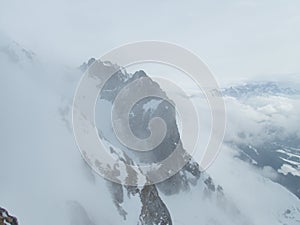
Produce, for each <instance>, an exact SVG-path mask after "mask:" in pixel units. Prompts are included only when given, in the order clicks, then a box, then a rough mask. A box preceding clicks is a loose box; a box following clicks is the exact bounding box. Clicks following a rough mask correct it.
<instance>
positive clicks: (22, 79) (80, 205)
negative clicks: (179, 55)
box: [0, 39, 300, 225]
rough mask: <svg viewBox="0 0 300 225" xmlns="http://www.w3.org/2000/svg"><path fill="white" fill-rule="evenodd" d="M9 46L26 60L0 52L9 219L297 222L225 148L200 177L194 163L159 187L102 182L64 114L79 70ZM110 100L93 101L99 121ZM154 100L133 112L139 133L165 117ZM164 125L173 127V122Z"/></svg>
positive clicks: (180, 224) (284, 201)
mask: <svg viewBox="0 0 300 225" xmlns="http://www.w3.org/2000/svg"><path fill="white" fill-rule="evenodd" d="M11 45H13V46H15V47H16V49H14V50H12V51H13V54H12V55H14V54H16V55H17V56H18V57H17V58H23V57H25V59H24V60H21V61H22V63H21V62H20V60H11V57H9V56H6V55H7V54H9V55H10V54H11V53H8V52H9V51H6V50H5V51H2V52H1V54H2V56H3V58H1V67H0V74H1V77H0V81H1V82H0V95H1V96H3V98H2V99H3V101H2V107H1V114H0V115H1V116H0V124H1V128H0V137H1V150H0V151H1V159H3V160H1V164H0V171H1V172H0V179H1V181H2V182H1V186H0V201H1V202H0V204H1V206H3V207H5V208H6V209H7V210H9V212H10V213H11V214H12V215H16V216H17V218H18V220H19V222H20V224H31V225H40V224H45V225H47V224H49V225H50V224H51V225H52V224H63V225H65V224H71V225H98V224H111V225H115V224H128V225H132V224H141V225H144V224H145V225H150V224H151V225H158V224H165V225H167V224H175V225H190V224H208V225H211V224H222V225H224V224H225V225H226V224H228V225H233V224H238V225H241V224H242V225H244V224H245V225H247V224H249V225H250V224H253V225H265V224H272V225H276V224H291V225H293V224H298V223H299V214H300V210H299V209H300V205H299V199H297V198H296V197H295V196H294V195H292V194H291V193H290V192H289V191H287V190H286V189H285V188H283V187H282V186H280V185H278V184H277V183H274V182H272V181H271V180H270V179H267V178H265V177H264V175H263V174H262V173H261V171H260V170H259V169H255V168H254V167H252V166H249V165H248V164H247V163H245V162H243V161H241V160H239V159H238V158H236V157H235V155H236V154H235V153H236V152H235V151H234V149H232V148H231V147H228V146H227V147H226V146H224V147H223V151H222V154H221V155H220V157H219V158H218V160H217V161H216V162H215V163H214V165H213V166H212V167H211V168H210V169H209V170H208V172H207V173H206V172H205V173H200V171H199V169H198V167H197V164H196V163H195V162H193V161H192V160H191V162H190V163H189V164H188V165H187V166H186V167H185V168H183V170H182V171H180V172H179V173H178V174H177V175H176V176H174V177H173V178H171V179H169V180H167V181H165V182H164V183H161V184H159V185H151V186H145V187H126V186H122V185H120V184H115V183H111V182H107V181H105V180H104V179H103V178H101V177H99V176H98V175H96V174H95V173H94V172H92V170H91V169H90V168H89V167H88V166H87V164H86V163H85V162H84V160H83V159H82V157H81V155H80V153H79V151H78V150H77V147H76V145H75V140H74V138H73V134H72V132H71V123H70V121H71V114H70V109H71V103H72V98H73V94H74V91H75V88H76V85H77V82H78V80H79V78H80V75H81V74H80V72H79V71H78V70H77V69H74V70H72V69H68V70H66V69H65V68H64V67H61V66H57V65H44V64H43V63H41V62H38V60H34V62H33V63H31V59H30V57H28V56H27V54H26V53H25V54H23V53H22V52H23V50H22V47H20V46H18V45H15V44H14V42H12V41H10V40H9V39H6V40H5V41H2V42H1V44H0V46H2V47H3V46H4V47H3V48H2V49H12V48H10V47H7V46H11ZM26 52H27V51H26ZM28 52H30V51H28ZM26 57H28V62H30V63H27V58H26ZM34 57H35V58H36V56H34ZM24 61H25V62H26V63H25V64H26V66H24V63H23V62H24ZM37 64H38V66H37ZM27 65H28V66H27ZM103 65H104V66H111V65H110V64H107V63H105V64H103ZM141 73H142V72H137V74H136V75H132V74H126V72H124V71H123V73H121V74H119V76H118V77H117V78H116V79H115V81H114V82H112V83H111V85H112V88H114V89H115V90H119V89H121V87H123V86H124V85H126V82H129V81H130V80H131V79H133V78H137V77H139V76H140V75H141ZM142 75H143V76H145V74H142ZM109 88H110V86H109V85H108V86H107V89H106V90H109ZM112 94H113V92H107V93H106V94H105V93H104V95H103V96H104V97H103V98H102V99H100V104H99V105H98V107H99V108H98V109H97V110H99V111H98V112H99V115H101V116H105V115H106V114H105V110H103V109H104V108H105V109H106V110H107V109H108V108H109V106H110V105H109V104H110V102H109V98H110V97H112ZM101 101H102V102H101ZM153 101H154V100H153V99H152V100H151V99H148V100H145V101H144V102H141V105H138V106H136V108H135V109H134V112H135V113H134V112H133V115H132V118H131V119H132V123H133V124H134V121H135V120H134V119H135V118H138V117H139V113H138V112H140V113H141V114H142V115H143V116H142V120H141V121H143V122H142V124H136V125H135V126H137V129H139V131H140V130H142V129H143V126H142V125H143V123H144V122H145V121H144V119H145V118H146V121H147V120H148V119H149V118H150V117H151V116H153V115H155V114H161V113H168V110H165V107H160V106H163V105H162V104H164V103H163V102H157V101H154V102H153ZM101 103H102V104H104V105H101ZM163 108H164V110H163ZM101 109H102V111H101ZM169 115H172V111H169ZM100 119H101V120H103V121H104V120H106V119H105V117H104V118H100ZM168 119H169V120H168V121H169V122H170V123H173V122H174V120H173V119H174V118H171V117H170V118H168ZM106 121H109V119H107V120H106ZM101 124H103V123H101ZM108 126H109V124H108V125H107V127H106V129H107V130H105V127H104V129H103V127H100V128H99V130H101V128H102V130H101V131H102V134H103V135H104V136H106V138H107V140H108V142H110V144H111V145H112V146H113V147H114V150H116V151H115V154H116V156H117V157H120V158H121V159H122V160H125V158H124V157H125V156H124V154H119V153H118V151H117V148H118V146H117V145H116V143H115V141H112V140H109V137H111V135H109V133H108V132H109V127H108ZM172 129H174V130H173V132H170V134H171V136H172V135H174V134H176V135H178V131H177V126H176V125H174V124H173V128H172ZM145 132H146V131H145ZM173 137H174V136H173ZM175 138H178V136H175ZM165 144H166V143H165ZM165 147H170V146H168V145H167V144H166V146H165ZM121 150H122V149H121ZM113 152H114V151H113ZM157 157H161V155H157Z"/></svg>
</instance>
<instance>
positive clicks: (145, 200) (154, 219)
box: [140, 185, 172, 225]
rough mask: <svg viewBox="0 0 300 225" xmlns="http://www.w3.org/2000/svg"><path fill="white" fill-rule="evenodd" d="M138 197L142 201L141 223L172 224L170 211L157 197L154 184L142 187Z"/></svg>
mask: <svg viewBox="0 0 300 225" xmlns="http://www.w3.org/2000/svg"><path fill="white" fill-rule="evenodd" d="M140 197H141V201H142V210H141V215H140V224H141V225H144V224H145V225H156V224H160V225H172V219H171V216H170V213H169V211H168V209H167V207H166V205H165V204H164V203H163V201H162V200H161V198H160V197H159V194H158V191H157V189H156V187H155V185H148V186H145V187H143V189H142V191H141V195H140Z"/></svg>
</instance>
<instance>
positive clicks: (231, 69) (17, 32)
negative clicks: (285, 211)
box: [0, 0, 300, 81]
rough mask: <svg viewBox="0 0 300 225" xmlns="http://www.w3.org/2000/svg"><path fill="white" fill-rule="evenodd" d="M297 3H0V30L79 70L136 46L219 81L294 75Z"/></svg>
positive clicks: (299, 24)
mask: <svg viewBox="0 0 300 225" xmlns="http://www.w3.org/2000/svg"><path fill="white" fill-rule="evenodd" d="M299 12H300V1H299V0H289V1H285V0H265V1H261V0H227V1H222V0H219V1H217V0H210V1H201V0H195V1H174V0H152V1H141V0H139V1H138V0H129V1H125V0H122V1H114V0H107V1H101V0H52V1H47V2H46V1H41V0H26V1H22V0H19V1H16V0H0V30H2V31H3V32H4V33H6V34H7V35H9V36H10V37H12V38H13V39H14V40H16V41H17V42H18V43H20V44H21V45H23V46H24V47H25V48H27V49H31V50H33V51H34V52H36V53H37V54H38V55H39V56H40V57H42V58H46V59H48V58H50V59H57V60H60V61H62V62H64V63H67V64H68V65H73V66H74V65H76V66H77V65H80V64H81V63H82V62H83V61H86V60H87V59H88V58H90V57H96V58H97V57H100V56H101V55H102V54H104V53H105V52H107V51H109V50H110V49H111V48H114V47H117V46H119V45H122V44H125V43H128V42H132V41H140V40H163V41H168V42H172V43H175V44H179V45H181V46H183V47H186V48H188V49H190V50H191V51H193V52H195V53H196V54H197V55H198V56H199V57H200V58H201V59H203V60H204V61H205V62H206V63H207V64H208V65H209V67H210V68H211V70H212V71H213V72H214V74H215V75H216V76H217V78H218V79H219V80H221V81H224V80H231V79H232V78H234V79H237V78H238V79H241V78H249V77H253V76H261V75H273V74H294V73H299V72H300V63H299V59H300V41H299V40H300V13H299Z"/></svg>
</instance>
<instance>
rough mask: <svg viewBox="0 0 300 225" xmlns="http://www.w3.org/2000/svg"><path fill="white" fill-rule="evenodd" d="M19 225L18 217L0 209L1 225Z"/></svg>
mask: <svg viewBox="0 0 300 225" xmlns="http://www.w3.org/2000/svg"><path fill="white" fill-rule="evenodd" d="M8 224H9V225H18V220H17V218H16V217H14V216H11V215H9V214H8V212H7V210H6V209H4V208H1V207H0V225H8Z"/></svg>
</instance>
